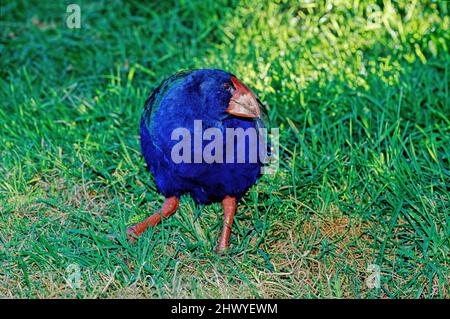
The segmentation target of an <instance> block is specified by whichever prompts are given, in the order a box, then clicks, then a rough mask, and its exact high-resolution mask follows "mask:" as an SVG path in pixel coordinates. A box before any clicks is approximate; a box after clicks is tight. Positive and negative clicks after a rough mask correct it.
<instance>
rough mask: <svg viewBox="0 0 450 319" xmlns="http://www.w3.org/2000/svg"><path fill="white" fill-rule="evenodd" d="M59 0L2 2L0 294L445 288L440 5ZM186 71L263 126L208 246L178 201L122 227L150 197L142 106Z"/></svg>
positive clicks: (210, 223)
mask: <svg viewBox="0 0 450 319" xmlns="http://www.w3.org/2000/svg"><path fill="white" fill-rule="evenodd" d="M73 2H74V1H2V2H1V42H0V53H1V60H0V73H1V78H0V101H1V102H0V103H1V107H0V297H8V298H73V297H75V298H134V297H136V298H162V297H166V298H167V297H168V298H172V297H179V298H187V297H191V298H207V297H211V298H218V297H223V298H230V297H245V298H273V297H279V298H450V284H449V282H450V269H449V268H450V257H449V256H450V251H449V250H450V248H449V247H450V98H449V86H450V85H449V82H450V81H449V80H450V54H449V51H450V48H449V46H450V32H449V30H450V18H449V2H446V1H407V0H404V1H394V0H384V1H381V0H380V1H377V2H378V5H370V4H369V3H370V2H371V1H356V0H355V1H350V0H349V1H344V0H341V1H337V0H336V1H327V3H325V1H323V2H322V1H312V0H310V1H299V2H296V1H292V2H290V1H289V2H288V1H256V2H255V1H231V2H229V1H215V0H198V1H197V0H196V1H158V2H157V3H154V4H142V3H141V2H138V1H127V2H125V1H123V2H122V1H103V2H102V1H77V2H76V3H78V4H79V5H80V8H81V28H79V29H77V28H73V29H71V28H68V26H67V25H66V18H67V16H68V14H67V13H66V7H67V5H68V4H70V3H73ZM188 68H222V69H225V70H228V71H230V72H233V73H234V74H236V75H237V76H238V77H239V78H240V79H242V80H243V81H244V82H245V83H247V84H248V85H249V86H251V87H252V88H253V89H254V91H255V92H256V93H257V95H258V96H259V97H260V99H261V100H262V101H264V103H265V104H267V107H268V110H269V115H270V119H271V123H272V126H273V127H279V129H280V167H279V170H278V171H277V172H276V174H274V175H265V176H264V177H263V178H262V179H261V180H260V182H259V183H258V184H257V185H256V186H254V187H253V188H252V189H251V190H250V191H249V193H248V194H247V195H246V196H245V197H244V198H243V199H242V201H241V202H240V204H239V210H238V213H237V214H236V216H235V225H234V227H233V231H232V235H231V250H230V252H229V253H228V254H226V255H224V256H219V255H216V254H215V253H214V247H215V245H216V242H217V239H218V237H219V235H220V231H221V227H222V220H223V215H222V211H221V207H220V206H219V205H217V204H216V205H211V206H206V207H196V206H195V205H194V203H193V201H192V199H190V198H188V197H186V198H182V201H181V205H180V209H179V211H178V212H177V213H176V214H175V215H174V216H172V217H171V218H169V219H167V220H164V221H163V223H162V224H161V225H159V226H157V227H155V228H153V229H151V230H149V231H147V232H146V233H145V235H144V236H143V237H142V238H141V239H140V240H139V241H138V242H137V243H136V244H131V243H129V242H128V241H127V239H126V235H125V229H126V227H127V226H129V225H130V224H132V223H133V222H136V221H138V220H141V219H142V218H144V217H146V216H149V215H150V214H152V213H153V212H155V211H156V210H157V209H158V208H159V207H160V205H161V203H162V202H163V197H162V196H161V195H160V194H158V193H157V191H156V189H155V185H154V182H153V178H152V176H151V175H150V174H149V173H148V171H147V168H146V165H145V162H144V160H143V158H142V156H141V154H140V147H139V128H138V126H139V117H140V112H141V110H142V108H143V104H144V101H145V99H146V97H147V96H148V94H149V93H150V92H151V90H152V89H153V88H155V87H156V86H157V85H158V84H159V83H160V82H161V81H162V80H163V79H164V78H166V77H167V76H169V75H171V74H172V73H174V72H176V71H179V70H181V69H188ZM111 232H114V233H117V234H119V235H118V240H117V241H116V242H115V241H111V240H110V239H109V237H108V236H107V235H108V233H111ZM378 271H379V272H378ZM378 274H379V275H380V276H379V278H380V284H379V285H376V284H373V283H374V282H375V283H376V280H375V281H371V279H374V278H375V279H376V276H377V275H378Z"/></svg>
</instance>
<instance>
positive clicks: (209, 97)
mask: <svg viewBox="0 0 450 319" xmlns="http://www.w3.org/2000/svg"><path fill="white" fill-rule="evenodd" d="M184 90H186V91H188V92H189V94H188V97H189V98H191V99H192V100H197V101H198V105H199V108H200V109H199V111H200V112H202V113H203V114H208V115H210V116H213V117H215V118H225V117H229V116H233V117H238V118H243V119H255V120H256V119H259V118H260V117H261V116H262V115H264V114H262V113H265V109H264V106H263V105H262V103H261V102H260V101H259V99H258V98H257V97H256V95H255V94H254V93H253V92H252V91H251V90H250V89H249V88H248V87H247V86H246V85H245V84H243V83H242V82H241V81H240V80H239V79H238V78H237V77H236V76H234V75H233V74H230V73H228V72H225V71H222V70H217V69H203V70H196V71H194V72H192V73H191V74H189V75H188V76H187V79H186V81H185V86H184Z"/></svg>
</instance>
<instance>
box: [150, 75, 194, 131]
mask: <svg viewBox="0 0 450 319" xmlns="http://www.w3.org/2000/svg"><path fill="white" fill-rule="evenodd" d="M193 71H195V70H185V71H180V72H177V73H175V74H173V75H171V76H170V77H168V78H167V79H165V80H164V81H163V82H161V84H160V85H159V86H158V87H157V88H156V89H155V90H154V91H153V92H152V94H151V95H150V96H149V97H148V98H147V100H146V101H145V105H144V112H143V114H142V121H143V122H144V124H145V126H146V127H148V126H149V124H150V122H151V117H152V114H153V113H154V112H155V111H156V110H157V109H158V106H159V104H160V102H161V99H162V98H163V97H164V96H165V95H166V93H167V91H168V90H169V89H170V88H171V87H172V86H173V85H174V84H176V83H178V82H179V81H181V80H182V79H184V78H185V77H186V76H188V75H189V74H191V73H192V72H193Z"/></svg>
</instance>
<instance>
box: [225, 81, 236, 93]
mask: <svg viewBox="0 0 450 319" xmlns="http://www.w3.org/2000/svg"><path fill="white" fill-rule="evenodd" d="M223 87H224V88H225V90H227V91H228V92H230V93H231V94H234V91H235V88H234V87H233V85H232V84H230V83H227V82H226V83H224V84H223Z"/></svg>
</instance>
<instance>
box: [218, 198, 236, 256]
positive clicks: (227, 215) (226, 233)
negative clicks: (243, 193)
mask: <svg viewBox="0 0 450 319" xmlns="http://www.w3.org/2000/svg"><path fill="white" fill-rule="evenodd" d="M222 206H223V213H224V220H223V229H222V235H220V239H219V245H218V246H217V250H216V251H217V252H218V253H221V252H223V251H224V250H226V249H227V248H228V240H229V239H230V233H231V225H233V217H234V214H235V213H236V198H235V197H231V196H226V197H225V198H224V199H223V201H222Z"/></svg>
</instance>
